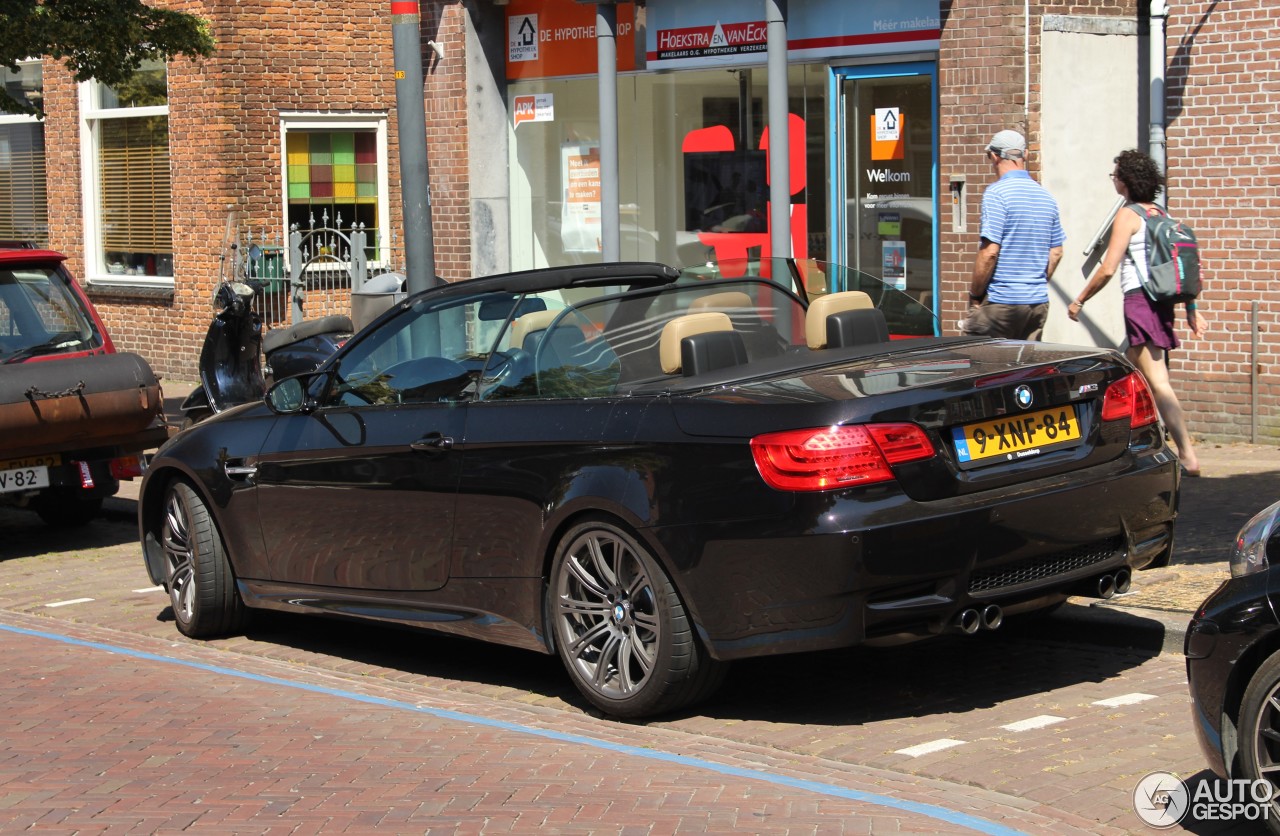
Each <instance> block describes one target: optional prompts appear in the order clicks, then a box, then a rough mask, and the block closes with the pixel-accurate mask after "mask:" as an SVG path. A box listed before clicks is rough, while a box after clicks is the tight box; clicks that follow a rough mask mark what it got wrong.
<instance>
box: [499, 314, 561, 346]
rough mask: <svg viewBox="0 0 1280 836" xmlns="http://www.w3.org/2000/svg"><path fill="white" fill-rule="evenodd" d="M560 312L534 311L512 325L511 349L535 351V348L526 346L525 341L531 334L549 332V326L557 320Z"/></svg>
mask: <svg viewBox="0 0 1280 836" xmlns="http://www.w3.org/2000/svg"><path fill="white" fill-rule="evenodd" d="M557 313H559V311H533V312H532V313H527V314H525V315H524V316H522V317H520V318H519V319H517V320H516V321H515V322H513V323H511V343H510V345H511V347H512V348H523V349H524V350H525V351H533V349H534V346H532V345H529V346H526V345H525V344H524V341H525V339H526V338H528V337H529V335H530V334H537V333H538V332H539V331H545V330H547V326H548V325H550V324H551V323H552V321H554V320H555V318H556V314H557Z"/></svg>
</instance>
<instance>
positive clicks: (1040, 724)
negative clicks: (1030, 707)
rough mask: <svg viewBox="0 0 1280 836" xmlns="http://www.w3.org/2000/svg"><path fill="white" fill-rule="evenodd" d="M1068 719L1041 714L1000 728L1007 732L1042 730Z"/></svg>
mask: <svg viewBox="0 0 1280 836" xmlns="http://www.w3.org/2000/svg"><path fill="white" fill-rule="evenodd" d="M1065 719H1067V718H1066V717H1055V716H1053V715H1052V714H1040V715H1038V716H1035V717H1028V718H1027V719H1026V720H1019V721H1018V722H1016V723H1010V724H1009V725H1007V726H1001V727H1000V728H1002V729H1004V730H1006V731H1030V730H1031V729H1042V728H1044V727H1045V726H1052V725H1053V724H1054V723H1061V722H1062V721H1063V720H1065Z"/></svg>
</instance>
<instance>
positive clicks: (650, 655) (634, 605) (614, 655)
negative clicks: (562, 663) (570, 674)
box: [556, 530, 662, 699]
mask: <svg viewBox="0 0 1280 836" xmlns="http://www.w3.org/2000/svg"><path fill="white" fill-rule="evenodd" d="M556 611H557V617H558V618H559V619H560V626H561V628H562V630H561V635H562V636H563V637H567V638H568V641H567V643H566V647H565V650H566V651H567V655H568V657H569V659H570V660H571V662H572V664H573V666H574V668H575V669H576V670H577V672H578V674H579V677H580V679H581V681H583V682H584V683H588V684H589V685H590V686H591V688H592V689H593V690H594V691H596V692H597V693H599V694H601V695H602V696H605V697H608V698H610V699H623V698H626V697H628V696H631V695H632V694H634V693H635V692H637V691H638V690H639V689H641V688H642V687H644V685H645V683H646V682H647V681H648V680H649V677H650V676H651V675H652V673H653V671H654V663H655V659H656V657H657V653H658V643H659V641H660V639H661V638H662V627H661V621H660V618H659V614H658V606H657V598H656V595H655V592H654V589H653V581H652V579H651V578H650V577H649V573H648V571H647V570H646V569H645V565H644V563H643V562H642V561H641V559H640V556H639V555H638V554H636V552H635V551H634V550H633V549H632V548H631V546H630V545H629V544H627V543H626V542H624V541H623V540H622V539H620V538H619V537H617V536H615V535H613V534H612V533H610V532H608V531H603V530H592V531H589V532H587V533H585V534H583V535H582V536H580V537H579V538H578V539H577V540H575V541H574V542H573V543H572V544H571V546H570V547H569V549H568V553H567V554H566V556H565V571H563V572H561V573H559V575H558V584H557V589H556Z"/></svg>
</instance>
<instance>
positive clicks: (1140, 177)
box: [1067, 150, 1208, 476]
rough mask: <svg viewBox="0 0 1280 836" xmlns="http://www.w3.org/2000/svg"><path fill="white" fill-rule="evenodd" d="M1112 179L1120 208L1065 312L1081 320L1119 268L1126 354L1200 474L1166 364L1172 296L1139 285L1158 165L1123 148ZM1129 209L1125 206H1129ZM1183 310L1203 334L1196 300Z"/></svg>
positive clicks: (1181, 452) (1190, 467) (1182, 453)
mask: <svg viewBox="0 0 1280 836" xmlns="http://www.w3.org/2000/svg"><path fill="white" fill-rule="evenodd" d="M1111 183H1112V185H1114V186H1115V190H1116V193H1117V194H1119V195H1120V196H1121V197H1123V198H1124V199H1125V200H1126V201H1128V205H1127V207H1126V209H1125V210H1122V211H1120V212H1117V213H1116V217H1115V221H1114V222H1113V223H1112V224H1111V240H1110V241H1109V243H1108V244H1107V254H1106V256H1104V257H1103V259H1102V263H1101V264H1099V265H1098V269H1097V270H1096V271H1095V272H1094V274H1093V276H1092V278H1090V279H1089V281H1088V282H1087V283H1085V286H1084V289H1083V290H1082V291H1080V295H1079V296H1077V297H1076V299H1075V301H1074V302H1072V303H1071V306H1070V307H1069V308H1067V316H1069V317H1071V319H1072V320H1073V321H1077V322H1078V321H1079V320H1080V311H1081V310H1082V309H1083V308H1084V304H1085V302H1087V301H1089V299H1091V298H1092V297H1093V296H1094V295H1095V294H1096V293H1098V291H1100V290H1102V288H1103V286H1105V285H1106V283H1107V282H1109V281H1111V277H1112V276H1114V275H1115V274H1116V271H1119V272H1120V290H1121V292H1122V293H1124V327H1125V336H1126V337H1127V338H1128V342H1129V347H1128V348H1127V349H1125V356H1126V357H1128V358H1129V361H1130V362H1131V363H1133V364H1134V365H1135V366H1137V367H1138V370H1139V371H1141V372H1142V374H1143V376H1144V377H1146V379H1147V383H1148V384H1149V385H1150V386H1151V393H1152V396H1153V397H1154V398H1155V401H1156V408H1157V409H1158V410H1160V417H1162V418H1163V419H1164V422H1165V425H1166V426H1167V427H1168V428H1169V434H1170V435H1172V436H1173V443H1174V444H1176V445H1177V447H1178V458H1180V459H1181V460H1182V467H1183V470H1184V472H1185V473H1186V474H1187V475H1188V476H1199V475H1200V461H1199V459H1198V458H1197V457H1196V451H1195V446H1194V445H1193V444H1192V443H1191V434H1190V433H1188V432H1187V422H1186V419H1185V418H1184V417H1183V414H1182V406H1181V405H1180V404H1179V403H1178V396H1177V395H1175V394H1174V392H1173V386H1172V384H1170V382H1169V367H1168V365H1167V364H1166V363H1165V353H1166V352H1167V351H1169V350H1170V349H1174V348H1177V347H1178V345H1179V342H1178V336H1177V334H1175V333H1174V320H1175V318H1176V317H1175V315H1176V310H1175V307H1176V305H1177V302H1174V301H1161V302H1153V301H1151V299H1150V298H1149V297H1148V296H1147V294H1146V293H1145V292H1144V291H1143V289H1142V286H1143V282H1144V279H1145V277H1146V273H1147V269H1148V265H1147V223H1146V220H1145V219H1146V217H1147V216H1148V215H1153V214H1157V213H1158V214H1163V210H1161V209H1160V207H1158V206H1156V204H1155V199H1156V197H1157V196H1158V195H1159V194H1160V192H1161V191H1162V190H1163V189H1164V177H1163V176H1161V174H1160V169H1159V167H1158V166H1157V165H1156V164H1155V161H1154V160H1152V159H1151V158H1150V157H1149V156H1147V155H1146V154H1144V153H1142V152H1141V151H1133V150H1130V151H1122V152H1120V156H1118V157H1116V158H1115V170H1114V171H1113V172H1112V173H1111ZM1130 209H1131V210H1133V211H1128V210H1130ZM1184 304H1185V306H1186V311H1187V327H1188V328H1190V329H1191V333H1192V334H1194V335H1195V336H1196V337H1202V336H1204V333H1205V330H1206V328H1207V326H1208V323H1206V322H1205V320H1204V317H1202V316H1200V315H1199V314H1198V313H1197V312H1196V304H1195V300H1194V299H1192V300H1189V301H1187V302H1185V303H1184Z"/></svg>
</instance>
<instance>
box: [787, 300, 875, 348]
mask: <svg viewBox="0 0 1280 836" xmlns="http://www.w3.org/2000/svg"><path fill="white" fill-rule="evenodd" d="M874 307H875V305H873V304H872V303H871V297H870V296H868V295H867V294H866V293H865V292H863V291H861V290H846V291H844V292H843V293H829V294H827V295H826V296H819V297H818V298H817V299H814V300H813V302H812V303H810V305H809V310H808V312H807V313H805V315H804V339H805V342H806V343H808V344H809V348H826V347H827V317H829V316H831V315H832V314H837V313H840V312H842V311H856V310H858V309H860V308H874Z"/></svg>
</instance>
